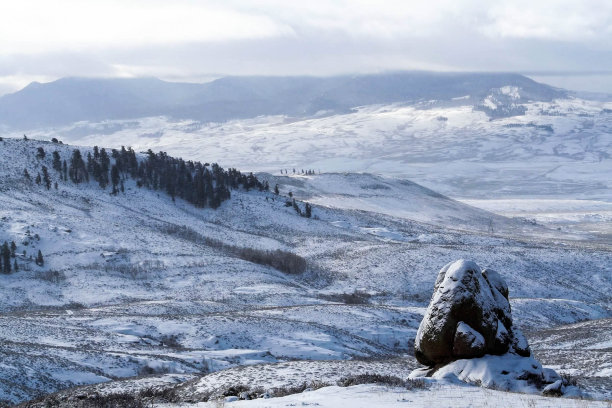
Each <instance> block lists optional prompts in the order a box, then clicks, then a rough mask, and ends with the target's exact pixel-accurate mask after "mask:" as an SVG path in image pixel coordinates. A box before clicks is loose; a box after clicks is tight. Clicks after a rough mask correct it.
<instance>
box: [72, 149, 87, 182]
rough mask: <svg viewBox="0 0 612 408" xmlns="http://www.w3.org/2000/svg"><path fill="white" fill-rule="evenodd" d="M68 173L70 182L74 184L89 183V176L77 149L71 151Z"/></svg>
mask: <svg viewBox="0 0 612 408" xmlns="http://www.w3.org/2000/svg"><path fill="white" fill-rule="evenodd" d="M68 173H69V174H70V180H72V182H73V183H75V184H78V183H81V182H84V181H89V174H88V173H87V168H86V167H85V162H84V161H83V157H82V156H81V152H80V151H79V149H74V150H73V151H72V158H71V159H70V168H69V169H68Z"/></svg>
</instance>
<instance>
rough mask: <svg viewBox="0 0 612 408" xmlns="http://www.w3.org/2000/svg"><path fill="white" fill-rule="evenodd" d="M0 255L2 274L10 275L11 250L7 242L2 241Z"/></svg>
mask: <svg viewBox="0 0 612 408" xmlns="http://www.w3.org/2000/svg"><path fill="white" fill-rule="evenodd" d="M0 253H1V255H2V273H11V250H10V249H9V245H8V242H6V241H4V244H2V249H1V250H0Z"/></svg>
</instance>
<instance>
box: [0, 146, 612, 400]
mask: <svg viewBox="0 0 612 408" xmlns="http://www.w3.org/2000/svg"><path fill="white" fill-rule="evenodd" d="M38 146H42V147H44V149H45V150H46V151H47V157H46V158H45V159H44V160H40V159H37V158H36V157H35V154H36V148H37V147H38ZM54 149H57V150H59V151H60V152H61V154H62V157H63V158H68V155H69V154H70V151H71V149H72V147H71V146H66V145H64V146H62V145H58V144H52V143H48V142H38V141H32V140H31V141H27V142H26V141H23V140H18V139H5V140H4V141H3V142H0V172H1V174H0V242H3V241H4V240H9V241H11V240H14V241H15V242H16V243H17V247H18V248H17V253H18V254H21V253H22V251H23V250H25V251H26V256H25V257H21V256H18V262H20V264H21V269H20V271H19V272H17V273H13V274H11V275H0V310H1V315H0V320H1V322H0V357H1V358H0V360H1V361H2V366H1V368H0V370H1V371H0V372H1V374H0V400H4V401H12V402H16V401H22V400H25V399H28V398H32V397H34V396H36V395H39V394H40V393H43V392H52V391H56V390H60V389H63V388H66V387H70V386H73V385H78V384H89V383H98V382H108V381H111V380H118V379H121V378H126V377H133V376H138V375H151V374H157V375H167V374H172V375H175V376H173V377H170V378H169V377H165V380H163V382H165V383H167V382H168V381H170V382H182V381H183V380H189V379H193V378H194V377H193V376H200V375H202V374H203V373H206V372H219V371H220V370H223V369H226V368H231V367H238V366H240V367H241V366H244V365H252V364H257V363H278V362H280V363H282V362H287V361H293V360H343V361H344V360H350V359H355V358H358V357H366V358H375V359H378V360H380V359H388V358H391V359H396V358H405V359H406V361H413V360H410V359H412V357H411V353H412V344H413V339H414V335H415V333H416V329H417V327H418V324H419V322H420V320H421V318H422V314H423V312H424V308H425V307H426V305H427V302H428V300H429V296H430V295H431V290H432V287H433V282H434V280H435V277H436V274H437V271H438V270H439V269H440V267H442V266H443V265H444V264H446V263H447V262H449V261H452V260H455V259H459V258H469V259H474V260H475V261H476V262H478V263H479V264H481V265H483V266H485V267H493V268H495V269H497V270H498V271H499V272H500V273H502V275H503V276H504V278H505V279H506V281H507V282H508V284H509V287H510V293H511V297H512V299H511V301H512V307H513V313H514V315H515V316H516V317H515V319H516V320H517V321H518V322H519V324H521V325H522V326H523V328H524V329H526V330H528V331H529V332H531V331H534V332H536V333H546V332H545V331H544V332H541V330H544V329H550V330H555V327H557V326H558V325H561V324H572V323H576V322H579V321H583V320H595V319H605V318H609V317H611V311H610V291H609V288H610V286H611V283H612V282H611V279H612V277H611V273H610V265H612V253H611V252H610V246H609V243H606V242H594V241H593V240H591V239H589V235H588V233H584V234H583V235H580V234H578V235H576V236H572V237H571V239H566V236H565V234H563V233H562V232H561V233H560V232H559V231H557V230H550V229H547V228H545V227H543V226H541V225H532V224H531V223H525V222H523V221H521V220H512V219H508V218H504V217H501V216H496V215H493V214H490V213H488V212H485V211H482V210H478V209H475V208H472V207H469V206H467V205H465V204H461V203H459V202H457V201H453V200H450V199H447V198H445V197H443V196H440V195H438V194H435V193H433V192H431V191H430V190H427V189H425V188H422V187H420V186H418V185H415V184H413V183H410V182H403V181H402V180H398V179H384V178H379V177H374V176H371V175H367V174H366V175H363V174H362V175H348V176H341V175H338V174H328V175H325V174H323V175H316V176H310V177H302V176H295V177H282V178H281V177H278V176H276V177H274V178H273V177H272V176H266V177H269V179H270V181H271V182H278V183H279V184H281V186H280V187H281V193H282V194H283V195H286V194H287V193H288V192H289V191H295V192H296V196H297V197H298V198H300V197H304V198H308V199H309V200H310V199H312V201H313V202H314V203H319V204H316V205H314V209H313V214H314V216H315V217H314V218H312V219H306V218H304V217H299V216H298V215H297V214H296V213H295V211H294V210H293V209H292V208H291V207H286V206H285V200H286V197H285V198H282V199H281V198H279V197H276V196H274V195H273V194H272V193H264V192H253V191H252V192H249V193H245V192H240V191H234V192H233V194H232V199H231V200H229V201H228V202H225V203H223V205H222V206H221V207H220V208H219V209H218V210H216V211H213V210H210V209H203V210H201V209H195V208H193V207H191V206H190V205H189V204H186V203H183V202H181V201H180V200H177V202H176V203H173V202H172V201H171V200H170V199H169V198H168V197H166V196H165V195H164V194H162V193H160V194H158V193H156V192H153V191H148V190H143V189H138V188H137V187H136V186H135V185H134V184H133V183H131V182H128V183H127V184H126V187H127V190H126V193H125V194H124V195H119V196H116V197H115V196H111V195H109V194H108V190H107V191H102V190H101V189H100V188H99V187H98V186H96V185H94V184H93V183H91V184H89V185H80V186H74V185H72V184H70V183H65V182H62V181H58V184H59V185H58V190H55V189H53V188H52V189H51V190H49V191H47V190H46V189H45V188H44V187H42V186H37V185H35V184H28V183H26V182H25V181H24V179H23V176H22V174H23V169H24V167H27V168H28V169H29V172H30V174H32V175H34V174H36V172H37V171H40V168H41V166H42V165H43V164H45V165H46V166H47V167H48V168H49V169H51V158H50V156H51V154H50V153H51V152H52V151H53V150H54ZM50 171H51V176H52V178H53V179H54V181H55V180H57V176H56V173H55V171H54V170H50ZM380 186H383V187H382V188H381V187H380ZM297 187H299V188H297ZM372 191H381V192H384V194H383V195H384V196H385V197H384V200H383V201H382V202H381V203H380V204H376V206H374V205H375V201H376V199H375V198H373V197H371V196H370V197H367V193H368V192H372ZM334 195H337V196H338V197H336V198H335V200H336V201H333V202H331V201H326V200H328V198H329V197H333V196H334ZM361 195H366V197H363V201H362V204H361V205H362V206H363V208H360V206H352V205H349V204H350V203H351V196H354V197H355V196H361ZM316 197H319V198H316ZM321 197H322V198H321ZM342 197H344V198H342ZM347 197H348V198H347ZM406 197H409V200H408V201H409V203H410V205H408V204H407V203H405V202H403V201H402V200H406ZM347 203H348V204H347ZM366 204H367V205H366ZM394 209H397V210H398V211H399V210H401V211H403V212H401V213H399V214H398V215H395V216H394V215H393V211H395V210H394ZM364 210H366V211H364ZM491 219H493V220H494V228H495V229H494V231H492V232H490V231H489V230H488V227H489V225H490V222H489V221H490V220H491ZM182 226H188V227H189V228H191V229H192V230H194V231H197V232H198V233H199V234H201V235H203V236H206V237H210V238H214V239H217V240H221V241H223V242H226V243H229V244H232V245H239V246H249V247H257V248H262V249H277V248H279V249H285V250H291V251H292V252H295V253H297V254H299V255H301V256H303V257H304V258H305V259H306V260H307V262H308V264H309V268H308V271H307V272H306V273H304V274H303V275H298V276H294V275H287V274H284V273H282V272H279V271H277V270H275V269H272V268H270V267H266V266H262V265H258V264H254V263H251V262H247V261H244V260H242V259H238V258H236V257H235V256H231V255H229V254H228V253H225V252H223V251H222V250H220V249H218V248H215V247H211V246H207V245H204V244H202V243H201V242H196V241H190V240H188V239H184V238H183V237H182V236H181V235H180V234H176V233H175V231H176V230H177V228H179V227H182ZM37 237H38V238H37ZM26 242H27V245H26ZM38 249H40V250H41V251H42V252H43V254H44V256H45V266H44V267H42V268H41V267H38V266H36V265H34V263H33V262H32V261H29V260H28V258H29V256H30V255H35V254H36V252H37V251H38ZM353 294H354V295H355V296H353V297H350V296H348V295H353ZM350 299H352V300H350ZM355 299H356V300H355ZM597 321H603V320H597ZM597 321H595V323H593V324H598V323H597ZM537 336H540V337H537ZM537 336H536V335H534V337H533V338H534V339H538V340H537V341H536V342H535V343H534V350H535V351H536V352H539V351H538V350H540V349H541V350H542V356H544V357H541V356H540V358H541V360H542V362H543V364H544V365H546V364H552V365H558V364H560V363H559V361H558V360H556V356H555V355H554V353H549V354H546V351H545V350H549V349H550V345H549V344H548V343H546V339H547V337H546V335H544V334H537ZM542 336H544V337H542ZM539 339H542V340H541V342H540V340H539ZM602 339H605V336H603V335H602V336H596V337H593V338H592V339H590V340H587V341H584V342H582V343H576V345H575V347H574V348H573V349H574V351H576V352H583V351H584V353H590V352H592V350H594V347H595V349H597V347H599V348H600V349H602V350H605V349H606V347H608V346H605V344H604V345H603V346H602V345H601V344H602V343H601V342H602V341H604V342H605V341H607V340H602ZM539 344H542V346H541V347H540V346H539ZM606 344H607V343H606ZM589 350H590V351H589ZM597 350H599V349H597ZM585 355H586V354H585ZM383 361H384V360H383ZM607 361H609V358H607V357H606V356H605V355H602V357H597V358H593V359H591V360H589V363H588V364H585V365H579V364H577V365H575V366H574V365H572V366H571V368H572V369H574V368H575V370H574V371H573V374H574V375H576V376H579V377H581V376H582V377H585V378H586V380H587V382H588V380H589V378H590V377H595V376H596V377H597V378H600V377H601V376H602V375H603V376H604V379H605V378H609V377H610V375H609V373H608V372H607V371H606V370H608V369H609V368H608V366H607V365H606V364H607ZM413 364H414V363H413V362H408V363H405V364H404V367H405V368H408V367H412V365H413ZM230 373H231V372H230ZM296 373H299V371H296ZM401 373H402V371H401V370H400V371H398V374H401ZM587 377H588V378H587ZM151 381H154V380H151ZM160 381H161V380H160ZM598 381H599V380H598ZM597 384H599V385H600V384H601V383H600V382H598V383H597ZM356 389H359V388H356ZM364 389H366V388H364ZM374 389H376V388H374ZM593 389H594V390H595V391H597V395H599V396H602V395H603V396H605V395H607V394H606V393H605V390H601V389H599V390H597V389H595V388H593ZM324 390H325V389H323V390H321V391H316V392H317V393H327V392H332V391H333V389H328V390H327V391H324ZM342 392H347V391H346V390H344V391H342ZM385 392H386V391H385ZM427 392H429V391H427ZM470 392H471V391H470ZM474 392H476V393H480V394H478V395H485V394H482V393H483V392H484V391H474ZM388 394H389V396H388V397H381V398H383V399H384V398H391V400H393V398H395V400H393V401H395V402H397V398H399V397H397V396H396V397H393V395H396V394H395V391H390V392H388ZM312 395H315V396H316V395H320V394H316V393H313V394H312ZM376 395H378V394H376ZM423 395H428V394H423ZM292 398H298V397H292ZM478 398H480V397H478ZM391 400H390V401H391ZM296 401H297V400H288V403H294V402H295V403H297V402H296ZM314 402H317V401H314Z"/></svg>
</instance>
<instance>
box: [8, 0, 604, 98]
mask: <svg viewBox="0 0 612 408" xmlns="http://www.w3.org/2000/svg"><path fill="white" fill-rule="evenodd" d="M28 2H30V3H39V2H38V1H37V0H28ZM68 3H69V4H71V5H72V6H74V7H76V12H77V13H78V12H79V10H81V9H79V6H75V4H77V3H78V2H77V3H75V2H73V1H69V2H68ZM533 3H537V4H533ZM134 4H136V5H137V6H138V7H140V8H134V7H132V8H130V9H124V8H122V7H124V6H122V3H119V2H113V1H111V2H104V3H102V2H97V7H98V8H97V9H98V10H99V12H100V13H106V14H107V16H113V15H115V14H116V13H119V12H122V11H123V12H124V14H125V15H124V16H123V17H122V18H121V19H118V21H117V22H116V28H115V26H114V25H113V21H110V22H108V23H109V24H108V30H109V31H108V33H102V32H101V31H100V30H102V28H101V27H104V25H103V24H98V23H96V24H94V23H92V26H93V27H92V28H91V30H88V28H87V24H84V23H83V21H79V18H83V19H84V21H85V22H87V21H88V20H87V19H91V16H80V15H78V14H76V15H71V16H70V18H68V19H67V21H68V22H67V23H66V24H67V28H66V30H65V32H63V31H62V32H59V33H57V34H54V33H52V32H51V33H46V35H44V33H42V32H41V33H39V34H38V35H39V36H40V37H41V38H40V41H39V42H37V38H38V37H37V36H36V30H34V33H30V34H28V35H27V36H26V37H25V39H26V40H27V44H26V41H25V40H24V41H23V43H24V44H26V45H24V47H23V49H19V48H18V47H15V44H14V42H13V43H11V44H10V45H9V44H8V40H0V50H4V51H3V52H2V53H0V92H3V90H4V91H7V90H11V89H15V88H17V87H19V86H23V84H24V82H27V81H28V80H30V79H32V80H51V79H55V78H58V77H62V76H158V77H161V78H166V79H171V80H204V79H206V78H210V77H211V76H214V75H222V74H231V75H250V74H257V75H283V74H306V75H328V74H339V73H356V72H376V71H383V70H395V69H427V70H464V71H466V70H467V71H519V72H520V71H591V70H609V69H610V68H609V67H612V28H611V27H612V5H610V4H609V2H605V1H599V0H589V1H582V2H570V1H565V0H562V1H561V0H560V1H539V2H529V3H528V2H525V1H522V0H516V1H510V0H500V1H499V2H495V3H491V2H484V1H481V0H472V1H462V2H458V1H455V2H452V1H447V0H431V1H428V2H405V1H403V2H391V1H389V2H384V1H383V2H370V1H365V0H356V1H350V2H348V1H336V2H328V1H317V0H313V1H309V2H305V3H300V4H299V5H298V4H290V2H286V1H277V0H263V1H258V2H257V3H253V2H246V1H242V0H231V1H227V2H224V6H223V8H222V9H220V8H219V7H218V6H213V5H212V3H207V2H198V3H194V2H188V1H178V2H161V1H149V2H142V3H140V2H136V3H134ZM288 4H289V5H288ZM168 5H171V7H175V8H174V9H173V11H171V12H169V11H168V10H169V9H168V7H170V6H168ZM149 8H150V13H149V14H150V16H149V17H143V20H142V21H139V22H138V23H137V24H135V27H138V28H139V29H140V30H143V32H142V33H140V34H138V33H135V32H132V31H130V29H129V23H130V21H129V18H137V16H140V15H141V14H142V15H144V16H147V15H148V14H147V13H144V11H146V10H149ZM177 10H178V11H177ZM60 11H61V10H60ZM81 11H82V10H81ZM139 12H142V13H139ZM186 12H189V13H191V14H194V15H196V16H199V17H202V16H208V14H207V13H209V12H210V13H212V14H211V15H212V16H213V17H214V18H215V19H217V20H219V24H213V20H214V19H212V18H208V20H206V21H203V22H202V24H204V23H208V24H209V27H207V28H206V29H204V28H202V29H200V28H198V27H199V26H198V21H199V20H197V19H194V18H192V17H189V16H186V17H185V27H184V28H182V27H181V26H180V24H178V23H180V21H179V20H180V18H181V13H186ZM166 14H169V15H170V17H168V20H167V21H166V20H165V19H166V16H165V15H166ZM6 16H7V15H6V14H5V17H6ZM8 16H9V17H10V14H9V15H8ZM60 17H62V16H61V15H58V16H53V15H52V16H50V19H51V21H54V19H56V18H60ZM63 17H65V16H63ZM103 17H105V16H104V15H102V16H100V18H103ZM147 18H148V20H147ZM73 20H74V21H76V22H72V23H71V22H70V21H73ZM2 22H3V21H2V17H0V23H2ZM164 23H167V24H164ZM177 24H178V25H177ZM48 27H56V26H55V25H53V24H48ZM237 27H239V30H238V29H237ZM9 28H10V27H9ZM9 28H6V29H5V30H8V29H9ZM77 28H78V29H81V30H85V31H86V32H84V33H79V32H74V33H73V35H74V36H75V37H76V38H77V39H75V40H74V41H73V40H70V41H68V40H66V38H68V37H69V34H70V33H71V31H70V30H73V29H77ZM182 29H183V31H181V30H182ZM113 30H115V31H116V32H115V33H114V32H113ZM177 30H178V31H177ZM232 30H233V31H232ZM0 31H1V30H0ZM60 31H61V30H60ZM99 31H100V32H99ZM153 31H156V32H155V33H154V32H153ZM157 31H159V32H157ZM160 32H161V33H162V34H164V33H166V32H167V33H168V35H167V36H164V35H160ZM80 34H82V35H80ZM42 37H44V38H42ZM79 38H80V40H79ZM17 43H19V41H17Z"/></svg>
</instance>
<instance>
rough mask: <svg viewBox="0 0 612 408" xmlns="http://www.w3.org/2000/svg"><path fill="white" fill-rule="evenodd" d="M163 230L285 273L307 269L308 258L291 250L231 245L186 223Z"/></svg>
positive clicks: (298, 272) (297, 272)
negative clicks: (202, 233)
mask: <svg viewBox="0 0 612 408" xmlns="http://www.w3.org/2000/svg"><path fill="white" fill-rule="evenodd" d="M163 231H164V232H165V233H166V234H169V235H174V236H178V237H180V238H182V239H185V240H187V241H190V242H194V243H196V244H200V245H206V246H209V247H211V248H216V249H219V250H221V251H224V252H225V253H227V254H229V255H232V256H235V257H237V258H240V259H242V260H245V261H248V262H253V263H256V264H259V265H266V266H271V267H272V268H274V269H277V270H279V271H281V272H284V273H289V274H300V273H303V272H304V271H306V267H307V264H306V260H305V259H304V258H302V257H301V256H299V255H296V254H294V253H292V252H289V251H283V250H280V249H277V250H274V251H268V250H264V249H256V248H244V247H239V246H235V245H230V244H226V243H224V242H223V241H220V240H217V239H214V238H209V237H204V236H202V235H201V234H199V233H198V232H196V231H194V230H193V229H191V228H189V227H187V226H184V225H183V226H178V225H169V226H166V227H164V229H163Z"/></svg>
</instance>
